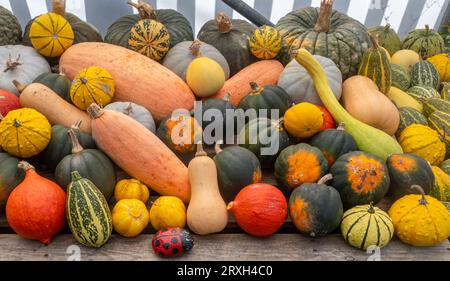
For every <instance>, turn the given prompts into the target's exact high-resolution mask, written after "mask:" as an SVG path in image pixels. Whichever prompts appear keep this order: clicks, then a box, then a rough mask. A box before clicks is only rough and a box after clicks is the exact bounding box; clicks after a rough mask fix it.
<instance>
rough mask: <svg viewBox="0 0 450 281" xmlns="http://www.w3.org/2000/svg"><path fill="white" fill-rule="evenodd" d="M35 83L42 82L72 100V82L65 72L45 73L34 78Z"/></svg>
mask: <svg viewBox="0 0 450 281" xmlns="http://www.w3.org/2000/svg"><path fill="white" fill-rule="evenodd" d="M33 83H41V84H43V85H45V86H47V87H48V88H49V89H50V90H52V91H53V92H55V93H56V94H58V96H60V97H61V98H63V99H64V100H65V101H68V102H70V103H71V102H72V100H71V99H70V87H71V86H72V82H71V81H70V80H69V79H67V77H66V76H64V75H63V74H57V73H43V74H41V75H39V76H38V77H36V79H34V80H33Z"/></svg>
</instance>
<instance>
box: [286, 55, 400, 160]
mask: <svg viewBox="0 0 450 281" xmlns="http://www.w3.org/2000/svg"><path fill="white" fill-rule="evenodd" d="M295 59H296V60H297V62H298V63H300V64H301V65H303V67H305V68H306V69H307V70H308V73H309V74H310V75H311V77H312V78H313V80H314V85H315V86H316V90H317V93H318V95H319V97H320V98H321V100H322V102H323V103H324V104H325V106H326V108H327V109H328V110H329V111H330V113H331V115H333V118H334V119H335V120H336V122H339V123H345V126H346V129H347V132H348V133H349V134H350V135H352V136H353V138H354V139H355V142H356V144H357V145H358V148H359V149H360V150H362V151H364V152H366V153H370V154H374V155H377V156H379V157H381V158H382V159H387V157H388V156H389V155H391V154H393V153H402V148H401V146H400V145H399V144H398V143H397V142H396V141H395V140H394V139H393V138H391V136H389V135H388V134H386V133H384V132H383V131H381V130H377V129H375V128H373V127H371V126H369V125H366V124H364V123H363V122H361V121H358V120H357V119H355V118H353V117H352V116H351V115H350V114H349V113H348V112H347V111H345V109H344V108H343V107H342V106H341V105H340V104H339V101H338V100H337V99H336V97H335V96H334V95H333V92H332V91H331V88H330V86H329V85H328V82H327V78H326V74H325V71H324V70H323V68H322V67H321V66H320V64H319V62H318V61H317V60H316V59H315V58H314V57H313V56H312V55H311V54H310V53H309V52H308V51H307V50H304V49H301V50H299V51H298V54H297V56H296V58H295Z"/></svg>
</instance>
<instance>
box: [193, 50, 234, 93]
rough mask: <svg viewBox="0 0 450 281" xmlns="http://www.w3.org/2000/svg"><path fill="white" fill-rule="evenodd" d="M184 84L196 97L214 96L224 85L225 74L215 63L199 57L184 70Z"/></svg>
mask: <svg viewBox="0 0 450 281" xmlns="http://www.w3.org/2000/svg"><path fill="white" fill-rule="evenodd" d="M186 82H187V84H188V85H189V87H190V88H191V89H192V91H193V92H194V93H195V95H196V96H197V97H201V98H205V97H209V96H212V95H214V94H215V93H216V92H217V91H219V90H220V88H222V86H223V84H224V83H225V73H224V72H223V69H222V67H221V66H220V64H218V63H217V62H216V61H214V60H212V59H210V58H207V57H199V58H196V59H194V60H193V61H192V62H191V64H190V65H189V66H188V68H187V70H186Z"/></svg>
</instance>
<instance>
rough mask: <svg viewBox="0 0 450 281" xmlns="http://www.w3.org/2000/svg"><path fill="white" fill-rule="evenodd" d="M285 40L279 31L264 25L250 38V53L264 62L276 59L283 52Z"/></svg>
mask: <svg viewBox="0 0 450 281" xmlns="http://www.w3.org/2000/svg"><path fill="white" fill-rule="evenodd" d="M282 41H283V38H282V37H281V35H280V33H279V32H278V30H276V29H275V28H273V27H271V26H267V25H263V26H261V27H260V28H258V29H256V30H255V32H253V34H252V36H250V38H249V41H248V42H249V45H250V52H252V54H253V55H254V56H255V57H257V58H259V59H263V60H270V59H273V58H275V57H276V56H277V55H278V53H279V52H280V50H281V45H282Z"/></svg>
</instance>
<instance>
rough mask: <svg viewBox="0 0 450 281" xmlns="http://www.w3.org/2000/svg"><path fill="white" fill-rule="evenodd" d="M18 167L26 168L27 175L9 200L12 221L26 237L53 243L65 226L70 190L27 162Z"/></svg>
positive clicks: (17, 229)
mask: <svg viewBox="0 0 450 281" xmlns="http://www.w3.org/2000/svg"><path fill="white" fill-rule="evenodd" d="M18 167H19V168H20V169H23V170H25V178H24V180H23V181H22V182H21V183H20V184H19V185H18V186H17V187H16V188H15V189H14V190H13V191H12V192H11V194H10V195H9V198H8V201H7V203H6V219H7V220H8V225H9V226H10V227H11V228H12V229H13V230H14V231H15V232H16V233H17V234H18V235H19V236H21V237H23V238H26V239H31V240H38V241H40V242H42V243H44V244H49V243H50V239H51V238H52V237H53V236H55V235H56V234H57V233H58V232H60V231H61V230H62V228H63V227H64V224H65V207H66V194H65V193H64V191H63V190H62V189H61V187H59V186H58V185H57V184H56V183H54V182H52V181H50V180H48V179H46V178H44V177H41V176H40V175H38V174H37V173H36V171H35V169H34V167H33V166H31V165H30V164H28V163H27V162H24V161H22V162H20V163H19V164H18Z"/></svg>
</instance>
